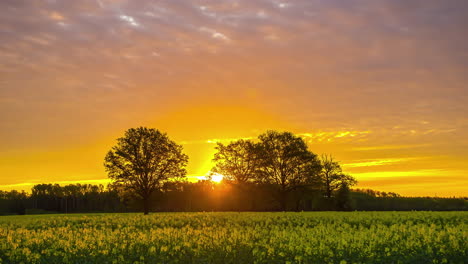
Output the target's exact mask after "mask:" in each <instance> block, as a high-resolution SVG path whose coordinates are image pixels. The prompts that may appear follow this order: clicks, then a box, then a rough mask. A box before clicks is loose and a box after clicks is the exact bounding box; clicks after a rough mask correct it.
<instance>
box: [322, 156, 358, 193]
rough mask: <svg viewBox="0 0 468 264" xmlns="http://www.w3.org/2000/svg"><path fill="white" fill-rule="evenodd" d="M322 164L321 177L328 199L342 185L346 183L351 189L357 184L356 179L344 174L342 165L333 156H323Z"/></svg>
mask: <svg viewBox="0 0 468 264" xmlns="http://www.w3.org/2000/svg"><path fill="white" fill-rule="evenodd" d="M320 162H321V164H322V170H321V172H320V176H321V178H322V182H323V188H324V190H325V196H326V197H327V198H331V196H332V193H333V191H335V190H337V189H338V188H339V187H340V185H341V184H343V183H344V184H346V185H347V186H348V187H349V186H353V185H355V184H356V183H357V181H356V179H355V178H354V177H352V176H350V175H347V174H344V173H343V170H342V169H341V166H340V164H339V163H338V162H337V161H335V160H334V159H333V157H332V156H331V155H322V157H321V161H320Z"/></svg>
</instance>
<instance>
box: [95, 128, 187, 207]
mask: <svg viewBox="0 0 468 264" xmlns="http://www.w3.org/2000/svg"><path fill="white" fill-rule="evenodd" d="M187 161H188V156H187V155H185V154H183V153H182V146H180V145H178V144H176V143H175V142H174V141H172V140H170V139H169V138H168V136H167V135H166V134H165V133H161V132H160V131H159V130H156V129H152V128H146V127H139V128H131V129H129V130H127V131H126V132H125V136H124V137H122V138H119V139H117V145H115V146H114V147H112V149H111V150H110V151H109V152H108V153H107V155H106V157H105V162H104V166H105V168H106V171H107V173H108V175H109V178H111V179H112V180H114V183H115V184H118V185H121V186H122V187H123V188H124V189H127V190H129V191H130V192H131V193H132V194H134V195H136V196H139V198H141V199H142V201H143V209H144V213H145V214H148V212H149V210H150V207H151V204H150V196H151V194H152V193H153V192H155V191H156V190H160V189H161V188H162V187H163V185H164V183H165V182H167V181H170V180H173V179H181V178H183V177H185V175H186V170H185V166H186V165H187Z"/></svg>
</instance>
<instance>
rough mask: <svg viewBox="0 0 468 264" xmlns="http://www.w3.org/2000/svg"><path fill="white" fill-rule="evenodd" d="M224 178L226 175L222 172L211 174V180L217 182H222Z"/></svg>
mask: <svg viewBox="0 0 468 264" xmlns="http://www.w3.org/2000/svg"><path fill="white" fill-rule="evenodd" d="M223 179H224V175H222V174H219V173H214V174H213V175H211V180H212V181H214V182H216V183H219V182H221V181H222V180H223Z"/></svg>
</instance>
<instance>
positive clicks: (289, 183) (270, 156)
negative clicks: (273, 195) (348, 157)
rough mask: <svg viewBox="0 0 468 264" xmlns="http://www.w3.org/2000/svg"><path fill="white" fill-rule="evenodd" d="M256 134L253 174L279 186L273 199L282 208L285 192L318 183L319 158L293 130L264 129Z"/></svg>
mask: <svg viewBox="0 0 468 264" xmlns="http://www.w3.org/2000/svg"><path fill="white" fill-rule="evenodd" d="M258 138H259V139H260V143H259V147H258V149H257V153H258V156H259V159H258V161H259V162H258V168H257V175H258V177H259V178H260V179H261V180H262V181H263V182H265V183H269V184H273V185H277V186H279V191H278V197H277V199H278V201H279V203H280V205H281V209H282V210H286V204H287V195H288V193H289V192H291V191H293V190H295V189H297V188H299V187H303V186H314V185H316V184H318V183H319V172H320V170H321V165H320V161H319V159H318V158H317V155H315V154H314V153H312V152H311V151H309V150H308V147H307V144H306V143H305V141H304V140H303V139H302V138H300V137H298V136H295V135H294V134H293V133H290V132H277V131H267V132H266V133H264V134H262V135H260V136H259V137H258Z"/></svg>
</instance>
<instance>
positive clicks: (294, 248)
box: [0, 212, 468, 264]
mask: <svg viewBox="0 0 468 264" xmlns="http://www.w3.org/2000/svg"><path fill="white" fill-rule="evenodd" d="M467 221H468V212H349V213H340V212H301V213H154V214H150V215H149V216H143V215H142V214H86V215H85V214H74V215H36V216H4V217H0V263H340V264H345V263H468V245H467V237H468V230H467Z"/></svg>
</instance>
